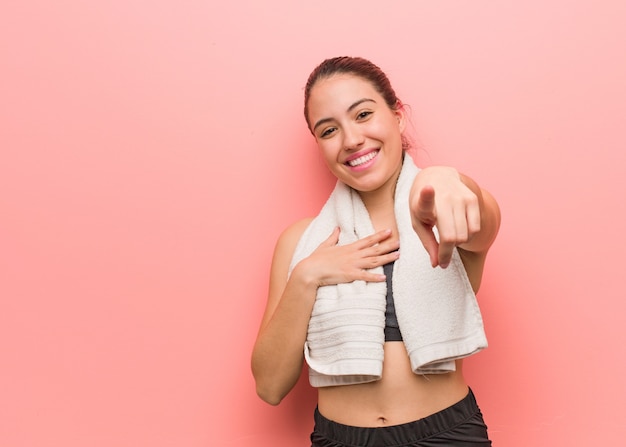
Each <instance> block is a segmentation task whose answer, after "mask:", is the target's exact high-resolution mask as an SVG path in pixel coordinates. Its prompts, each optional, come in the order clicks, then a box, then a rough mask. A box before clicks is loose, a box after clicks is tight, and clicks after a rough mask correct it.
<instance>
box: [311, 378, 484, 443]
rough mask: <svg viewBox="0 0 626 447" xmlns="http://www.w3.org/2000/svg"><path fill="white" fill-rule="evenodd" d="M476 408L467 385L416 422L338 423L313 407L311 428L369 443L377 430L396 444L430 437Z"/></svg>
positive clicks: (348, 440)
mask: <svg viewBox="0 0 626 447" xmlns="http://www.w3.org/2000/svg"><path fill="white" fill-rule="evenodd" d="M479 412H480V409H479V408H478V404H477V403H476V398H475V396H474V393H473V392H472V390H471V388H470V389H469V391H468V393H467V396H465V397H464V398H463V399H462V400H460V401H459V402H457V403H456V404H454V405H452V406H450V407H448V408H445V409H443V410H441V411H439V412H437V413H434V414H432V415H430V416H427V417H425V418H423V419H418V420H417V421H413V422H408V423H406V424H400V425H391V426H387V427H380V428H378V427H354V426H351V425H344V424H339V423H337V422H333V421H331V420H329V419H326V418H325V417H324V416H323V415H322V414H321V413H320V412H319V410H318V408H315V414H314V420H315V431H316V432H318V433H320V434H321V435H323V436H324V437H326V438H327V439H332V440H334V441H337V442H340V443H344V444H348V445H362V446H371V445H373V444H370V442H371V441H372V440H373V439H376V436H374V432H376V431H380V430H381V429H382V430H384V432H385V438H387V439H390V440H392V439H393V441H394V443H395V444H397V445H402V444H408V443H411V442H416V441H419V440H420V439H425V438H428V437H431V436H434V435H436V434H438V433H442V432H444V431H447V430H450V429H452V428H454V427H456V426H457V425H460V424H462V423H464V422H465V421H467V420H468V419H471V418H472V417H473V416H475V415H476V413H479Z"/></svg>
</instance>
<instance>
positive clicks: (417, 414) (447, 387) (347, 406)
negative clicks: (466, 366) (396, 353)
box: [318, 349, 468, 427]
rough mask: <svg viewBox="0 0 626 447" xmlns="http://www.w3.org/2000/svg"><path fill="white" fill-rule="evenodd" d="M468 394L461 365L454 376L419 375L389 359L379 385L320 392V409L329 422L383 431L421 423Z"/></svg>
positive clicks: (326, 389)
mask: <svg viewBox="0 0 626 447" xmlns="http://www.w3.org/2000/svg"><path fill="white" fill-rule="evenodd" d="M386 351H387V349H386ZM386 354H388V353H386ZM467 393H468V387H467V384H466V382H465V379H464V378H463V373H462V370H461V361H458V362H457V370H456V371H455V372H451V373H445V374H436V375H417V374H415V373H413V372H412V371H411V368H410V366H409V365H408V364H406V363H405V362H404V361H400V362H394V361H393V360H392V359H386V360H385V364H384V366H383V377H382V378H381V379H380V380H378V381H376V382H370V383H362V384H355V385H342V386H333V387H323V388H319V390H318V407H319V411H320V413H321V414H322V415H324V416H325V417H326V418H328V419H330V420H332V421H335V422H339V423H341V424H345V425H353V426H358V427H380V426H388V425H398V424H404V423H406V422H411V421H415V420H418V419H422V418H424V417H426V416H429V415H431V414H434V413H436V412H438V411H441V410H443V409H445V408H447V407H449V406H451V405H454V404H455V403H457V402H459V401H460V400H462V399H463V398H464V397H465V396H466V395H467Z"/></svg>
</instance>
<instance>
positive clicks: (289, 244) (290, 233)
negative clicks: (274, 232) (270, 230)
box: [275, 217, 314, 257]
mask: <svg viewBox="0 0 626 447" xmlns="http://www.w3.org/2000/svg"><path fill="white" fill-rule="evenodd" d="M313 219H314V218H313V217H306V218H304V219H300V220H298V221H297V222H294V223H292V224H291V225H289V226H288V227H287V228H285V229H284V230H283V232H282V233H281V234H280V236H279V237H278V241H277V243H276V249H275V252H276V253H280V254H283V255H287V256H289V257H291V255H293V252H294V251H295V249H296V245H297V244H298V241H299V240H300V238H301V237H302V234H303V233H304V231H305V230H306V229H307V227H308V226H309V225H310V224H311V222H312V221H313Z"/></svg>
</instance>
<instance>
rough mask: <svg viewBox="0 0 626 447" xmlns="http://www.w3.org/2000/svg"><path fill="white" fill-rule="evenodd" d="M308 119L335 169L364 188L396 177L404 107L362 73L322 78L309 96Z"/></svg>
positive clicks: (350, 182) (346, 180) (372, 188)
mask: <svg viewBox="0 0 626 447" xmlns="http://www.w3.org/2000/svg"><path fill="white" fill-rule="evenodd" d="M308 106H309V116H308V120H309V123H310V126H311V129H312V131H313V135H314V136H315V139H316V141H317V144H318V146H319V148H320V150H321V152H322V155H323V156H324V160H325V161H326V164H327V165H328V168H329V169H330V170H331V172H332V173H333V174H334V175H335V176H336V177H337V178H338V179H339V180H341V181H342V182H344V183H346V184H347V185H349V186H351V187H352V188H354V189H356V190H357V191H361V192H372V191H375V190H378V189H379V188H381V187H383V186H385V185H388V184H389V183H390V182H393V184H394V185H395V180H396V179H397V176H398V175H399V172H400V168H401V166H402V152H403V150H402V132H403V131H404V127H405V115H404V111H403V110H402V109H401V108H400V109H398V110H392V109H390V108H389V106H388V105H387V104H386V103H385V100H384V99H383V97H382V96H381V95H380V93H378V92H377V91H376V89H375V88H374V86H373V85H372V84H371V83H370V82H369V81H366V80H364V79H363V78H360V77H358V76H354V75H350V74H339V75H333V76H331V77H329V78H325V79H322V80H319V81H318V82H317V83H316V84H315V85H314V86H313V88H312V89H311V93H310V96H309V104H308Z"/></svg>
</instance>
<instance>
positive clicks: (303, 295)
mask: <svg viewBox="0 0 626 447" xmlns="http://www.w3.org/2000/svg"><path fill="white" fill-rule="evenodd" d="M310 222H311V219H306V220H303V221H300V222H298V223H296V224H294V225H293V226H291V227H290V228H288V229H287V230H285V232H283V234H282V235H281V236H280V238H279V239H278V242H277V244H276V248H275V250H274V257H273V259H272V268H271V272H270V285H269V296H268V300H267V305H266V308H265V313H264V315H263V319H262V321H261V327H260V329H259V333H258V335H257V340H256V343H255V345H254V349H253V351H252V374H253V375H254V379H255V381H256V390H257V394H258V395H259V397H261V399H263V400H264V401H265V402H267V403H269V404H272V405H278V404H279V403H280V402H281V400H282V399H283V398H284V397H285V396H286V395H287V393H289V391H291V389H292V388H293V387H294V385H295V384H296V382H297V381H298V379H299V378H300V374H301V372H302V364H303V361H304V342H305V341H306V336H307V328H308V325H309V319H310V318H311V312H312V311H313V304H314V303H315V297H316V295H317V289H318V287H320V286H325V285H331V284H340V283H347V282H352V281H356V280H363V281H370V282H374V281H377V282H380V281H385V276H384V275H380V274H376V273H373V272H371V271H370V269H371V268H373V267H378V266H381V265H384V264H386V263H388V262H391V261H392V260H395V259H397V258H398V251H397V250H398V241H397V240H393V239H392V238H391V230H383V231H379V232H377V233H375V234H373V235H371V236H367V237H365V238H363V239H360V240H358V241H356V242H354V243H352V244H348V245H341V246H339V245H337V242H338V241H339V229H335V231H333V232H332V234H331V235H330V236H329V237H328V239H326V240H325V241H324V242H322V244H320V246H319V247H318V248H317V249H316V250H315V251H314V252H313V253H312V254H311V255H309V256H308V257H307V258H305V259H303V260H302V261H300V262H299V263H298V264H297V265H296V266H295V267H294V269H293V271H292V272H291V275H289V264H290V263H291V259H292V257H293V253H294V251H295V248H296V245H297V244H298V241H299V240H300V237H301V236H302V233H304V230H305V229H306V227H307V226H308V225H309V223H310Z"/></svg>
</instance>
